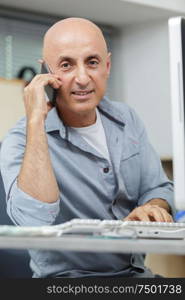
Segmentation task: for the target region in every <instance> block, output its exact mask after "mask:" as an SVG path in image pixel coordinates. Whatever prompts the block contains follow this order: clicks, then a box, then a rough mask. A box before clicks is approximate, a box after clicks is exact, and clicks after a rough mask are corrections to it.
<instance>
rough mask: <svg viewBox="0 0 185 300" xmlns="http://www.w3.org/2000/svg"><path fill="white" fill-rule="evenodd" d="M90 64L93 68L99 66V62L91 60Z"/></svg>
mask: <svg viewBox="0 0 185 300" xmlns="http://www.w3.org/2000/svg"><path fill="white" fill-rule="evenodd" d="M89 64H90V65H91V66H93V67H96V66H97V65H98V61H97V60H90V61H89Z"/></svg>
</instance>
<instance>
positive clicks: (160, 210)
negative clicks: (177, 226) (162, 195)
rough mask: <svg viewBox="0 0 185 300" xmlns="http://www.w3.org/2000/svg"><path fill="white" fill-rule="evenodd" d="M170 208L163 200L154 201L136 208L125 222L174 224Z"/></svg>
mask: <svg viewBox="0 0 185 300" xmlns="http://www.w3.org/2000/svg"><path fill="white" fill-rule="evenodd" d="M169 210H170V208H169V206H168V204H167V202H166V201H165V200H163V199H152V200H150V201H148V202H147V203H146V204H144V205H141V206H139V207H136V208H135V209H134V210H133V211H132V212H131V213H130V214H129V215H128V216H127V217H126V218H124V219H123V221H155V222H173V218H172V216H171V215H170V213H169Z"/></svg>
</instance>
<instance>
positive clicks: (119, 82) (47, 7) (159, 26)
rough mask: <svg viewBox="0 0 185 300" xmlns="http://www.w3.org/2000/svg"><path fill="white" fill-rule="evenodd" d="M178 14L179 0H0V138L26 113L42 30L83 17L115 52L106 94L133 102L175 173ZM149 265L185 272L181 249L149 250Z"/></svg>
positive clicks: (184, 7) (183, 7)
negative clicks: (173, 78)
mask: <svg viewBox="0 0 185 300" xmlns="http://www.w3.org/2000/svg"><path fill="white" fill-rule="evenodd" d="M179 15H181V16H185V1H184V0H176V1H174V0H168V1H167V0H127V1H124V0H52V1H49V0H32V1H26V0H0V141H1V140H2V139H3V137H4V136H5V135H6V133H7V131H8V130H9V129H10V128H11V127H12V126H14V124H15V123H16V121H17V120H18V119H19V118H20V117H22V116H23V115H24V107H23V101H22V97H23V88H24V86H25V85H27V84H28V83H29V82H30V80H31V79H32V78H33V76H35V74H37V73H39V72H40V65H39V63H38V59H40V58H41V50H42V39H43V36H44V33H45V32H46V31H47V29H48V28H49V27H50V26H51V25H52V24H53V23H55V22H56V21H58V20H61V19H64V18H66V17H72V16H73V17H84V18H88V19H90V20H92V21H94V22H95V23H96V24H97V25H99V26H100V28H101V29H102V30H103V33H104V35H105V38H106V40H107V43H108V47H109V50H110V51H111V52H112V72H111V76H110V79H109V84H108V90H107V96H108V97H109V98H110V99H111V100H113V101H125V102H127V103H128V104H129V105H131V106H132V107H133V108H135V110H136V111H137V113H138V114H139V115H140V117H141V118H142V120H143V121H144V123H145V125H146V128H147V132H148V135H149V138H150V141H151V143H152V144H153V146H154V148H155V149H156V151H157V152H158V154H159V156H160V158H161V161H162V164H163V166H164V168H165V170H166V172H167V175H168V176H169V178H170V179H172V178H173V170H172V161H173V155H172V134H171V105H170V73H169V49H168V19H169V18H170V17H172V16H179ZM2 219H3V218H1V220H2ZM1 223H2V222H1ZM172 262H173V264H172ZM146 264H147V265H148V266H150V267H151V268H152V269H153V271H154V272H156V273H158V274H161V275H164V276H167V277H184V275H185V257H184V256H172V255H170V256H169V255H156V254H150V255H147V258H146ZM15 272H16V271H15Z"/></svg>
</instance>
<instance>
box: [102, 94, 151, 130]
mask: <svg viewBox="0 0 185 300" xmlns="http://www.w3.org/2000/svg"><path fill="white" fill-rule="evenodd" d="M106 100H107V101H109V103H110V107H112V108H113V109H112V111H113V112H117V113H118V114H119V116H120V118H121V119H122V121H123V122H124V124H125V126H126V128H127V129H129V130H132V131H135V132H136V133H137V134H139V135H140V134H142V132H143V130H144V129H145V128H144V127H145V126H144V123H143V121H142V120H141V118H140V116H139V115H138V114H137V112H136V111H135V109H134V108H133V107H131V106H130V105H129V104H127V103H126V102H123V101H112V100H109V99H106Z"/></svg>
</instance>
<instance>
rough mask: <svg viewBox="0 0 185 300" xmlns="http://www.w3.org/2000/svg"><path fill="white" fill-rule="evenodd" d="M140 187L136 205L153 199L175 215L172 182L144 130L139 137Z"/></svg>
mask: <svg viewBox="0 0 185 300" xmlns="http://www.w3.org/2000/svg"><path fill="white" fill-rule="evenodd" d="M140 158H141V161H140V166H141V185H140V197H139V200H138V205H142V204H144V203H146V202H148V201H149V200H151V199H154V198H161V199H164V200H166V201H167V202H168V204H169V206H170V207H171V211H172V214H173V215H174V214H175V206H174V199H173V198H174V194H173V182H172V181H170V180H169V179H168V177H167V176H166V174H165V172H164V170H163V168H162V164H161V161H160V158H159V156H158V154H157V153H156V152H155V150H154V149H153V147H152V145H151V144H150V142H149V141H148V137H147V133H146V130H145V129H144V130H143V132H142V134H141V136H140Z"/></svg>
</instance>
